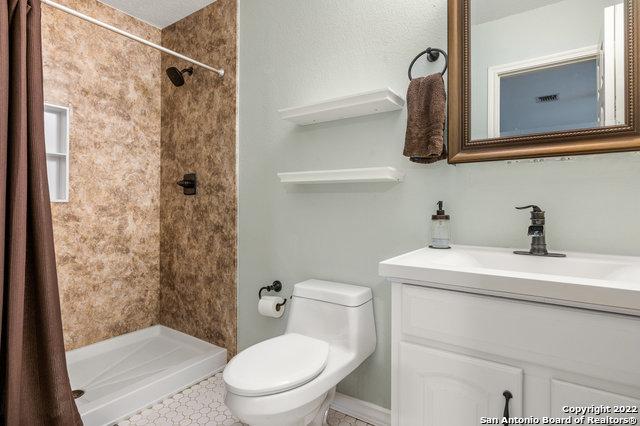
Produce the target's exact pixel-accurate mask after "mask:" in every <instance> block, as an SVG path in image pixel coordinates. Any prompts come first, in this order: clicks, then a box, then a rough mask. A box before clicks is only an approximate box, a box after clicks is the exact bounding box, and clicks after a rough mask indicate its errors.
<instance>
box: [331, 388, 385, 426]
mask: <svg viewBox="0 0 640 426" xmlns="http://www.w3.org/2000/svg"><path fill="white" fill-rule="evenodd" d="M331 408H333V409H334V410H336V411H340V412H341V413H344V414H346V415H348V416H351V417H354V418H356V419H358V420H362V421H363V422H367V423H370V424H372V425H374V426H390V425H391V411H390V410H387V409H386V408H382V407H380V406H378V405H375V404H372V403H370V402H366V401H362V400H360V399H356V398H353V397H351V396H347V395H343V394H341V393H337V392H336V397H335V399H334V400H333V402H332V403H331Z"/></svg>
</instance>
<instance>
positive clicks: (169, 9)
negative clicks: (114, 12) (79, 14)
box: [99, 0, 215, 28]
mask: <svg viewBox="0 0 640 426" xmlns="http://www.w3.org/2000/svg"><path fill="white" fill-rule="evenodd" d="M99 1H100V2H101V3H104V4H106V5H109V6H111V7H113V8H116V9H118V10H120V11H121V12H124V13H126V14H127V15H130V16H133V17H134V18H138V19H140V20H141V21H144V22H146V23H148V24H151V25H153V26H154V27H158V28H164V27H167V26H169V25H171V24H173V23H174V22H177V21H179V20H181V19H182V18H185V17H187V16H189V15H191V14H192V13H193V12H196V11H198V10H200V9H202V8H203V7H205V6H208V5H209V4H211V3H213V2H214V1H215V0H99Z"/></svg>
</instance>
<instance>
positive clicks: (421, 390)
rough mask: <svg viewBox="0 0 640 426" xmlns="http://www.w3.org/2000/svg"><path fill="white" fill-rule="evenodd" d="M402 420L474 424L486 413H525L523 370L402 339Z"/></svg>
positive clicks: (433, 424)
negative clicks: (507, 405) (507, 407)
mask: <svg viewBox="0 0 640 426" xmlns="http://www.w3.org/2000/svg"><path fill="white" fill-rule="evenodd" d="M397 356H398V371H397V377H396V380H397V381H398V387H397V391H398V395H397V396H398V399H397V402H398V406H397V408H398V409H397V410H396V411H397V413H398V415H399V416H398V423H399V424H403V425H405V424H406V425H428V426H439V425H449V426H468V425H475V424H477V423H478V421H479V419H480V418H481V417H495V416H496V415H502V414H503V410H504V408H505V404H506V401H507V397H506V395H504V393H505V391H508V392H510V394H509V397H511V395H512V396H513V398H514V399H512V400H511V401H510V402H509V410H510V413H513V414H515V415H518V416H520V414H521V413H522V369H520V368H514V367H511V366H507V365H503V364H498V363H495V362H489V361H485V360H482V359H479V358H473V357H468V356H462V355H458V354H456V353H453V352H447V351H440V350H435V349H431V348H429V347H425V346H420V345H415V344H412V343H406V342H400V343H399V347H398V353H397Z"/></svg>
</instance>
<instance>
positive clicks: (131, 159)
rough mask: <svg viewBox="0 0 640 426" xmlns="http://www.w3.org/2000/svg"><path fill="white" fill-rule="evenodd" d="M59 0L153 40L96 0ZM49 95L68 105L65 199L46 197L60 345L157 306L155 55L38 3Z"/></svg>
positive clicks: (150, 315)
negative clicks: (51, 200) (52, 200)
mask: <svg viewBox="0 0 640 426" xmlns="http://www.w3.org/2000/svg"><path fill="white" fill-rule="evenodd" d="M60 3H62V4H65V5H67V6H69V7H72V8H74V9H76V10H79V11H81V12H83V13H86V14H88V15H91V16H93V17H96V18H97V19H100V20H103V21H105V22H108V23H110V24H112V25H116V26H118V27H120V28H122V29H124V30H127V31H130V32H133V33H135V34H138V35H140V36H142V37H145V38H147V39H149V40H151V41H154V42H159V41H160V30H159V29H157V28H154V27H152V26H150V25H147V24H145V23H142V22H140V21H138V20H136V19H134V18H131V17H129V16H127V15H125V14H124V13H121V12H118V11H116V10H115V9H112V8H110V7H107V6H104V5H102V4H101V3H98V2H97V1H95V0H60ZM42 26H43V36H42V38H43V56H44V58H43V61H44V77H45V81H44V89H45V99H46V101H47V102H50V103H54V104H59V105H64V106H69V107H71V132H70V154H71V155H70V191H69V193H70V199H69V202H68V203H54V204H52V210H53V222H54V233H55V245H56V253H57V264H58V276H59V282H60V299H61V305H62V319H63V328H64V336H65V345H66V348H67V349H74V348H76V347H79V346H84V345H86V344H90V343H93V342H96V341H100V340H104V339H106V338H109V337H113V336H117V335H120V334H123V333H127V332H130V331H134V330H137V329H140V328H144V327H148V326H150V325H152V324H154V323H155V322H156V321H157V313H158V310H159V304H158V300H159V238H160V109H161V106H160V100H161V97H160V72H161V70H160V54H159V53H158V52H157V51H155V50H153V49H149V48H148V47H145V46H142V45H140V44H138V43H135V42H133V41H131V40H128V39H126V38H124V37H121V36H118V35H115V34H113V33H111V32H109V31H107V30H105V29H101V28H99V27H96V26H95V25H92V24H89V23H87V22H84V21H82V20H79V19H78V18H75V17H73V16H70V15H67V14H65V13H62V12H60V11H57V10H55V9H52V8H50V7H48V6H43V12H42Z"/></svg>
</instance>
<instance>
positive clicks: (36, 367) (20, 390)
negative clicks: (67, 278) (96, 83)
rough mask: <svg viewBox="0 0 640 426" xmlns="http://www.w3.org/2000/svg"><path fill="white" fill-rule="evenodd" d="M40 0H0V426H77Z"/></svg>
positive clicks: (77, 416)
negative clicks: (60, 274)
mask: <svg viewBox="0 0 640 426" xmlns="http://www.w3.org/2000/svg"><path fill="white" fill-rule="evenodd" d="M42 92H43V89H42V46H41V35H40V0H30V1H28V0H0V241H2V242H3V244H1V245H0V312H2V321H1V322H0V368H1V369H0V416H1V417H0V424H3V425H11V426H13V425H65V426H66V425H81V424H82V422H81V421H80V416H79V414H78V410H77V409H76V406H75V403H74V401H73V397H72V396H71V389H70V387H69V377H68V374H67V367H66V362H65V353H64V344H63V339H62V322H61V318H60V301H59V299H58V281H57V276H56V264H55V253H54V247H53V229H52V223H51V206H50V204H49V189H48V185H47V166H46V158H45V145H44V99H43V93H42Z"/></svg>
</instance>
